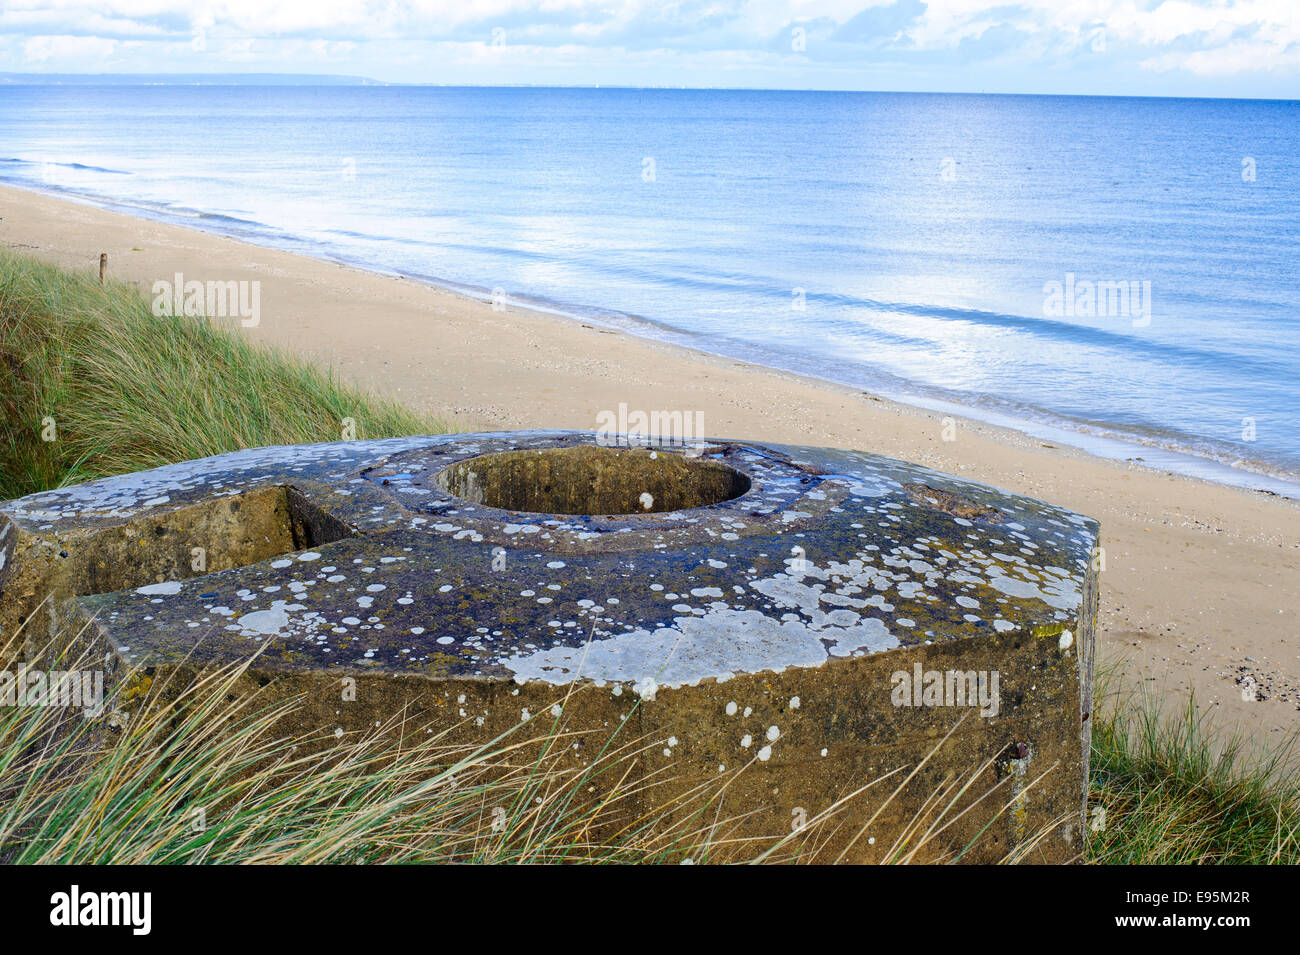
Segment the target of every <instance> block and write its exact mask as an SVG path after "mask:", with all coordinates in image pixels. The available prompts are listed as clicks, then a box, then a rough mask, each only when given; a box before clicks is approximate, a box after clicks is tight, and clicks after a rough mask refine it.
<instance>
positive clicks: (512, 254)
mask: <svg viewBox="0 0 1300 955" xmlns="http://www.w3.org/2000/svg"><path fill="white" fill-rule="evenodd" d="M1298 145H1300V102H1292V101H1248V100H1190V99H1139V98H1133V99H1129V98H1110V97H1097V98H1092V97H1055V96H981V95H945V94H893V93H889V94H886V93H817V92H813V93H804V92H764V91H709V90H631V89H533V88H509V89H470V88H463V89H462V88H441V87H337V86H336V87H220V86H104V87H98V88H96V87H85V86H79V87H58V86H7V87H5V86H0V181H5V182H8V183H10V184H15V185H21V186H26V187H29V188H36V189H42V190H47V191H51V192H55V193H58V194H63V195H70V196H75V197H81V198H83V199H86V200H89V201H93V202H96V203H97V204H100V205H104V206H107V207H109V208H116V209H124V210H126V211H130V212H134V213H135V214H138V215H143V216H147V217H150V218H155V219H161V220H166V221H173V222H180V223H184V224H186V225H190V226H193V227H196V228H200V229H206V230H210V231H213V232H220V233H224V234H228V235H232V236H236V237H239V238H242V239H246V240H249V241H252V242H257V243H262V244H265V245H271V246H276V247H279V248H285V249H290V250H293V251H298V252H304V253H307V254H309V255H315V256H320V257H324V258H329V259H334V260H339V261H343V262H347V263H351V264H355V265H361V266H364V267H368V268H372V269H375V270H378V271H383V272H389V273H398V274H403V275H407V276H410V277H413V278H417V279H421V280H425V281H429V282H434V283H439V284H443V285H447V286H450V287H453V288H457V289H460V290H463V291H468V292H470V293H472V294H477V295H480V296H483V297H491V296H492V295H493V294H494V291H495V294H496V295H498V296H502V295H503V296H505V297H507V298H508V299H509V300H511V301H515V302H520V303H525V304H533V305H539V306H541V307H544V308H549V309H552V310H555V311H560V312H563V313H567V314H571V315H575V316H581V317H583V318H584V319H585V320H587V321H597V322H605V323H608V324H610V325H613V326H618V327H620V328H624V329H627V330H630V331H633V332H635V333H637V334H641V335H646V336H651V337H655V338H660V339H665V340H670V341H674V342H679V343H683V344H688V345H692V346H694V347H697V348H702V349H705V350H708V351H712V352H716V353H720V354H726V355H732V356H736V357H740V358H745V359H749V360H753V361H757V362H760V363H762V364H766V365H770V366H774V367H778V368H783V369H787V370H791V371H797V372H802V373H805V374H810V375H814V376H818V377H822V378H826V379H830V380H833V381H836V382H839V383H842V384H847V385H850V386H852V387H854V388H860V389H861V390H863V391H866V392H871V393H873V394H881V395H885V396H889V397H893V398H898V399H902V400H906V401H911V402H913V403H919V404H923V405H926V406H928V407H932V408H938V409H952V410H954V411H958V410H959V411H962V412H964V413H966V414H968V415H973V416H976V417H980V418H983V419H986V420H989V421H992V422H995V423H999V424H1007V425H1011V426H1013V427H1017V428H1019V429H1021V430H1024V431H1028V432H1030V433H1032V434H1035V435H1038V436H1040V437H1042V438H1044V439H1046V440H1050V441H1060V442H1069V443H1073V444H1075V445H1078V446H1081V447H1084V448H1086V449H1088V450H1091V451H1093V452H1094V453H1099V454H1103V455H1108V456H1112V457H1118V458H1138V459H1141V460H1142V461H1143V462H1144V463H1145V464H1147V465H1149V466H1154V467H1160V468H1164V469H1168V470H1176V471H1181V472H1184V473H1191V474H1197V475H1200V476H1202V477H1208V478H1211V479H1214V480H1219V481H1226V482H1230V483H1237V484H1242V485H1245V486H1250V487H1261V488H1269V489H1272V490H1275V491H1278V492H1279V493H1287V494H1289V495H1292V496H1294V495H1295V492H1296V485H1295V482H1296V481H1297V480H1300V425H1298V424H1297V415H1298V414H1300V149H1298V148H1297V146H1298ZM5 225H6V226H8V225H9V223H5ZM221 278H234V276H221ZM375 320H376V321H382V316H381V315H376V317H375Z"/></svg>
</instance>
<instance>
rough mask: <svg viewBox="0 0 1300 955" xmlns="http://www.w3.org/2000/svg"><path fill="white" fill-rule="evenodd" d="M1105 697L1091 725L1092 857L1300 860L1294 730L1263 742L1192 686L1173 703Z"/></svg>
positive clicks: (1107, 680)
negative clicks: (1229, 727)
mask: <svg viewBox="0 0 1300 955" xmlns="http://www.w3.org/2000/svg"><path fill="white" fill-rule="evenodd" d="M1115 682H1117V681H1116V679H1115V677H1114V676H1113V674H1107V675H1105V676H1104V677H1103V678H1102V679H1101V680H1100V681H1099V686H1100V687H1103V688H1104V687H1105V686H1106V685H1108V684H1112V683H1115ZM1100 697H1101V694H1100V693H1099V694H1098V698H1100ZM1108 707H1109V708H1108V710H1107V711H1106V712H1105V713H1103V714H1102V715H1101V718H1100V719H1099V720H1098V722H1097V724H1096V725H1095V726H1094V727H1093V733H1092V779H1091V793H1090V798H1089V807H1090V808H1089V813H1090V815H1091V817H1092V818H1091V819H1090V820H1089V826H1088V828H1089V833H1088V852H1087V858H1088V860H1089V861H1090V862H1094V863H1099V864H1117V865H1124V864H1136V863H1142V864H1152V865H1157V864H1158V865H1229V864H1240V865H1265V864H1282V865H1297V864H1300V782H1298V781H1297V775H1296V769H1295V765H1296V764H1295V760H1294V758H1293V757H1294V743H1295V740H1294V738H1292V739H1291V740H1289V741H1288V742H1287V743H1286V744H1284V745H1281V746H1275V747H1271V748H1269V749H1264V748H1261V747H1260V746H1258V745H1252V744H1250V743H1248V741H1246V740H1243V739H1242V738H1241V737H1240V736H1235V735H1228V734H1224V733H1222V732H1219V731H1218V730H1216V729H1215V728H1214V727H1213V726H1212V725H1211V724H1210V723H1209V721H1208V719H1207V717H1206V715H1205V714H1204V713H1200V712H1199V711H1198V709H1197V706H1196V702H1195V699H1194V698H1193V697H1191V696H1189V697H1188V699H1187V701H1186V704H1185V705H1184V706H1183V707H1181V708H1180V709H1178V710H1176V711H1174V712H1172V713H1171V712H1169V711H1168V710H1167V709H1166V708H1164V707H1162V706H1161V705H1160V704H1159V703H1158V702H1157V701H1155V700H1152V699H1149V698H1135V697H1133V696H1132V695H1131V694H1128V695H1125V694H1116V695H1115V697H1114V698H1112V699H1111V700H1110V702H1109V703H1108Z"/></svg>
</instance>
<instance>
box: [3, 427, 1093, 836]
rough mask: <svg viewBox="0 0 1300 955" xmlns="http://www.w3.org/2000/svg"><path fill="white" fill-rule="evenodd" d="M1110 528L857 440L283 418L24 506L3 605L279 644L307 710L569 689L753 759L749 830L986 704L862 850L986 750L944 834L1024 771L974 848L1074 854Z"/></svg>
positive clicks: (866, 806)
mask: <svg viewBox="0 0 1300 955" xmlns="http://www.w3.org/2000/svg"><path fill="white" fill-rule="evenodd" d="M490 455H491V456H495V455H505V456H503V457H485V456H490ZM476 458H481V460H477V461H475V460H473V459H476ZM453 492H454V493H453ZM457 495H462V496H457ZM493 505H497V506H493ZM665 507H671V508H672V509H670V510H661V508H665ZM504 508H512V509H510V510H507V509H504ZM533 508H545V511H544V512H542V513H534V512H532V510H531V509H533ZM595 510H619V511H629V512H631V513H620V514H615V515H607V514H599V513H591V511H595ZM584 511H587V513H582V512H584ZM1096 540H1097V525H1096V523H1095V522H1094V521H1092V520H1091V519H1088V518H1085V517H1081V516H1079V515H1076V514H1073V513H1070V512H1068V511H1064V510H1062V509H1060V508H1056V507H1053V506H1051V505H1048V504H1043V503H1040V502H1036V501H1032V500H1028V499H1025V498H1021V497H1018V496H1015V495H1011V494H1008V493H1006V492H1002V491H998V490H995V489H992V488H988V487H985V486H982V485H978V484H973V483H970V482H966V481H962V480H959V479H957V478H953V477H950V476H947V475H943V474H939V473H936V472H933V471H930V470H927V469H924V468H920V467H916V466H914V465H910V464H906V463H903V462H899V461H894V460H890V459H885V458H880V457H877V456H873V455H869V454H864V453H857V452H844V451H832V450H820V449H807V448H785V447H774V446H758V445H754V444H746V443H740V442H696V443H690V444H687V445H684V446H683V445H675V446H661V447H657V448H655V449H654V450H648V449H631V450H629V449H611V448H600V447H597V446H596V438H595V436H594V435H590V434H581V433H572V432H524V433H515V434H498V435H493V434H481V435H450V436H441V437H422V438H402V439H391V440H385V441H371V442H347V443H338V444H322V445H311V446H299V447H284V448H264V449H257V450H250V451H242V452H237V453H234V454H227V455H222V456H219V457H215V458H209V459H205V460H202V461H194V462H187V463H184V464H179V465H174V466H170V467H165V468H159V469H157V470H154V471H148V472H142V473H139V474H132V475H127V476H124V477H121V478H114V479H109V480H104V481H97V482H93V483H89V484H85V485H80V486H76V487H70V488H64V489H60V490H57V491H51V492H48V493H43V494H37V495H32V496H30V497H27V498H23V499H21V500H18V501H11V502H8V503H5V504H3V505H0V554H2V555H3V557H2V558H0V559H2V560H3V564H0V628H3V633H4V634H9V633H12V632H14V630H15V628H16V627H17V626H18V624H19V623H20V622H21V621H23V620H25V619H26V618H28V617H29V616H31V617H32V619H31V620H30V621H29V622H28V625H27V630H28V641H27V643H28V645H29V647H34V646H35V645H36V642H38V641H39V640H40V639H44V638H45V637H47V636H48V635H49V634H50V633H51V632H55V631H57V632H66V631H68V630H69V628H75V625H76V624H77V623H78V622H79V621H84V620H86V619H91V618H93V620H94V626H93V629H92V632H93V633H94V634H95V635H96V638H97V639H99V640H101V641H102V642H103V645H104V646H105V647H106V648H107V649H108V650H109V652H110V653H111V655H112V656H113V658H114V660H115V664H116V665H117V666H120V667H122V668H131V667H160V666H168V665H177V664H179V663H180V662H181V661H186V665H199V666H202V665H206V664H209V663H217V662H226V661H230V660H234V659H238V658H242V657H246V656H247V655H248V654H250V653H251V652H252V651H253V650H254V649H256V648H258V647H260V646H263V645H265V647H264V652H263V654H262V655H261V657H260V658H259V660H258V662H257V664H256V669H255V673H254V674H253V676H254V677H256V678H258V679H259V680H261V681H262V682H265V681H266V680H267V679H270V680H271V681H272V685H271V687H270V690H271V694H272V695H277V694H278V695H289V694H303V695H305V697H306V699H307V704H306V707H305V708H304V709H303V710H302V711H301V712H300V713H299V714H298V715H297V717H296V719H297V720H298V721H299V722H300V723H301V727H296V728H311V727H316V728H319V727H321V726H336V727H338V729H339V730H342V731H344V732H350V731H354V730H361V729H364V728H365V727H367V726H372V725H373V724H374V722H375V720H377V719H382V718H383V717H384V716H386V715H388V714H390V713H392V712H395V711H396V710H397V709H398V708H399V707H402V706H406V707H408V708H409V709H411V711H412V712H413V713H416V714H422V715H424V716H425V717H426V718H430V719H433V720H435V721H442V722H443V723H445V724H446V725H448V726H452V725H455V726H456V727H457V729H456V733H457V734H458V735H460V736H463V737H464V738H467V739H473V738H489V736H490V735H492V734H496V733H499V732H501V731H503V730H504V729H507V728H508V727H509V726H511V725H513V724H515V723H517V722H518V721H519V719H520V718H521V716H523V715H525V714H527V713H538V712H540V711H541V709H542V708H545V709H548V710H549V708H550V707H552V706H553V705H554V704H555V703H556V702H557V700H560V699H562V698H565V703H564V707H563V709H562V711H561V712H562V716H563V719H564V721H565V723H566V725H567V726H568V727H569V728H571V729H581V728H595V729H602V728H605V729H609V730H611V731H612V729H613V728H615V727H619V726H623V727H624V732H626V733H628V735H630V736H632V737H639V736H643V735H644V736H646V737H648V738H650V739H655V740H662V741H663V745H662V746H661V747H660V746H658V745H656V747H655V748H654V749H652V750H651V751H650V752H651V754H652V755H651V757H650V758H648V759H645V760H643V765H644V767H645V770H646V771H647V772H655V771H656V770H662V775H663V776H664V777H672V778H673V779H674V780H676V781H677V782H674V783H672V784H668V785H667V786H666V787H661V789H660V792H659V793H658V794H657V795H659V796H663V795H664V793H666V792H667V793H669V794H670V791H673V790H674V787H677V788H678V789H680V790H684V789H686V788H689V787H690V786H691V785H694V784H697V783H699V782H701V781H703V780H708V779H711V778H717V777H718V775H719V774H726V773H730V772H733V771H735V770H736V769H738V768H740V767H741V766H746V768H745V769H744V771H743V772H742V773H741V774H740V776H739V777H738V778H737V779H736V780H735V781H734V782H733V783H732V784H731V788H730V789H729V790H728V792H729V798H728V806H729V808H730V809H731V810H732V811H735V812H740V811H754V815H753V816H752V818H751V819H750V820H749V822H748V823H747V830H746V831H749V832H760V831H761V832H768V833H774V834H780V833H784V832H788V831H789V830H790V827H791V821H792V818H794V819H795V820H797V819H798V818H800V813H803V814H804V815H806V816H807V817H814V816H815V815H816V814H817V813H818V812H819V811H821V810H823V809H825V808H826V807H827V806H829V805H830V804H832V803H833V802H834V801H835V800H836V799H837V798H838V797H840V796H842V795H844V794H845V793H847V792H849V791H851V790H853V789H856V788H858V787H860V786H862V785H863V784H864V783H866V782H868V781H869V780H871V779H872V778H875V777H876V776H879V775H881V774H883V773H885V772H889V771H892V770H896V769H898V768H899V767H901V766H909V767H910V766H914V765H915V764H917V763H918V762H919V761H920V760H921V759H923V758H924V757H925V755H926V754H927V753H928V752H929V751H930V749H931V747H933V746H934V745H935V744H936V743H937V742H938V741H939V739H941V738H942V736H943V734H944V733H946V732H947V730H948V729H949V728H950V727H951V726H952V725H953V724H954V723H955V722H956V721H957V720H958V719H959V718H960V717H961V716H962V715H963V714H966V719H965V720H964V722H963V723H962V725H961V727H960V728H959V729H958V730H957V731H956V732H955V733H954V734H953V736H952V737H951V738H950V740H949V742H948V744H947V745H946V746H945V747H944V748H943V749H942V750H941V751H940V752H939V753H938V754H937V755H936V756H935V757H934V758H932V759H931V760H930V762H929V763H928V764H927V765H926V767H925V769H924V770H923V771H922V772H921V773H920V774H919V775H918V777H917V778H916V779H915V780H914V781H913V785H912V787H911V788H910V789H909V790H908V794H907V795H905V796H904V797H902V798H900V799H899V800H896V801H895V803H894V804H893V805H892V806H891V807H890V808H889V809H887V810H886V811H885V812H883V813H882V814H881V815H880V817H879V818H878V819H877V822H876V823H875V824H874V825H873V827H872V830H871V833H870V834H868V836H864V837H863V838H862V839H861V840H859V841H858V842H857V843H856V844H855V847H854V852H853V855H852V857H853V858H856V859H864V860H870V859H874V858H878V857H879V856H880V854H881V853H882V852H883V851H884V849H885V848H887V847H888V845H889V843H890V842H891V841H892V839H891V838H890V833H891V832H892V831H896V829H897V826H898V824H899V823H900V821H902V820H905V819H906V818H908V817H909V816H910V815H911V813H912V812H913V811H914V810H915V809H916V808H917V806H918V805H919V804H920V800H921V799H923V798H924V796H925V795H927V794H928V793H929V791H930V789H931V788H932V787H933V786H934V785H935V784H937V783H938V782H939V781H940V780H941V779H942V778H943V777H944V776H945V775H950V774H953V773H959V774H964V773H966V772H969V771H970V770H973V769H975V768H976V767H977V766H979V765H980V764H982V763H983V762H984V761H986V760H987V761H989V762H990V765H989V767H988V769H987V771H986V773H985V778H984V779H983V780H982V782H981V784H982V783H983V782H987V783H988V784H989V785H991V784H992V783H993V782H995V781H997V780H999V779H1003V778H1004V777H1008V778H1007V779H1006V784H1005V785H1004V786H1003V788H1002V789H1001V790H999V793H998V795H997V796H996V798H992V797H991V798H990V799H989V800H987V801H986V803H984V804H981V805H982V806H984V807H985V808H987V809H988V810H989V812H984V811H983V809H979V808H978V807H977V810H976V811H973V812H972V813H970V814H969V815H968V817H967V818H965V819H963V820H962V821H961V823H959V824H957V825H954V826H953V827H951V828H950V829H949V830H946V831H945V833H944V834H943V835H942V836H941V837H940V839H938V840H936V843H935V845H936V846H937V847H942V848H945V849H947V850H950V851H955V850H957V849H960V848H961V846H963V845H964V844H965V842H966V841H967V840H969V839H970V838H971V837H972V836H973V835H974V833H975V832H977V831H979V829H980V828H981V827H982V826H983V825H984V823H985V822H987V819H988V816H989V814H990V813H991V811H992V810H993V809H995V808H998V807H1000V806H1001V805H1002V804H1004V803H1006V802H1008V801H1009V800H1011V801H1013V805H1012V807H1011V810H1010V811H1008V812H1006V813H1005V814H1004V815H1003V816H1002V818H1000V819H999V820H998V821H997V822H996V823H994V825H993V827H992V828H991V829H990V831H989V833H988V834H987V836H986V838H984V839H983V840H982V841H981V844H980V848H979V850H978V851H977V852H974V853H973V854H971V855H969V856H968V858H972V859H977V860H988V859H990V858H996V857H997V856H999V855H1000V854H1001V853H1002V852H1004V851H1006V850H1008V849H1010V848H1012V847H1014V846H1015V845H1017V844H1018V843H1019V842H1021V841H1023V840H1024V839H1025V838H1026V837H1028V836H1029V835H1030V834H1032V833H1033V832H1034V831H1035V830H1036V829H1038V828H1040V827H1041V826H1043V825H1044V824H1047V823H1049V822H1051V821H1053V820H1055V819H1058V818H1061V817H1068V819H1067V822H1066V824H1065V825H1063V826H1061V827H1059V828H1058V829H1057V830H1056V831H1055V832H1054V833H1053V834H1051V835H1050V836H1048V837H1047V838H1046V839H1045V840H1044V841H1043V842H1042V843H1041V845H1040V847H1039V849H1038V851H1037V853H1036V855H1035V858H1039V859H1043V860H1061V859H1065V858H1068V857H1070V856H1071V855H1073V854H1074V853H1075V852H1077V851H1078V850H1079V846H1080V831H1081V830H1080V825H1081V822H1082V816H1081V812H1082V806H1083V799H1084V792H1085V787H1084V781H1085V778H1086V761H1087V741H1088V735H1089V734H1088V727H1089V724H1088V721H1087V713H1088V711H1089V710H1090V707H1091V699H1090V694H1091V667H1092V660H1091V656H1092V646H1093V621H1094V618H1095V614H1096V606H1097V600H1096V589H1095V588H1096V578H1095V574H1094V572H1093V570H1092V559H1091V558H1092V554H1093V551H1094V548H1095V546H1096ZM196 548H201V549H202V550H201V551H196V550H195V549H196ZM199 554H201V555H202V560H199V559H198V557H197V555H199ZM196 566H201V567H202V569H201V570H196V569H194V568H195V567H196ZM48 593H53V594H55V595H56V597H57V598H59V599H56V600H54V601H53V602H52V603H51V604H50V605H49V608H50V610H49V612H48V613H45V612H43V611H42V612H40V613H35V615H33V614H34V611H35V608H36V604H37V603H38V602H39V601H40V599H41V598H42V597H44V596H45V595H46V594H48ZM69 598H72V599H69ZM918 664H919V665H920V671H921V672H922V673H924V672H926V671H949V670H951V671H960V672H963V673H966V672H970V671H975V672H983V673H987V674H996V679H997V680H998V684H997V690H998V692H997V700H996V704H995V705H994V706H992V707H988V706H986V707H985V713H984V715H981V713H980V712H978V707H972V706H969V705H956V706H951V705H934V704H935V703H936V700H935V699H933V698H932V699H929V700H928V701H927V700H925V699H923V698H922V697H921V695H920V694H919V692H918V694H917V696H916V697H915V698H913V697H911V695H910V694H908V693H904V692H903V691H902V690H900V689H898V687H899V685H900V679H899V677H898V675H899V674H907V675H908V676H909V677H911V676H912V675H913V674H914V673H915V672H917V671H916V669H915V668H916V666H917V665H918ZM344 676H349V677H352V678H354V679H355V680H356V681H357V691H356V700H355V701H351V702H347V703H341V702H340V690H339V687H340V681H341V678H342V677H344ZM986 689H987V684H986ZM570 691H572V692H570ZM900 693H902V694H903V695H902V697H901V698H900V696H899V694H900ZM566 694H568V695H567V698H566ZM900 702H904V703H917V702H919V703H927V704H928V705H920V706H917V705H897V704H898V703H900ZM634 704H635V705H634ZM990 709H992V710H995V711H996V712H995V713H990V712H988V710H990ZM573 758H574V759H575V760H578V761H581V760H582V759H584V758H585V757H584V756H583V754H582V752H581V751H578V752H576V753H575V755H574V757H573ZM1044 772H1045V773H1046V776H1045V777H1044V778H1043V779H1042V780H1041V781H1039V782H1038V783H1037V784H1036V785H1035V786H1034V787H1033V788H1032V789H1031V790H1030V791H1028V792H1027V793H1026V792H1024V791H1023V790H1024V786H1025V785H1026V783H1028V782H1029V781H1030V780H1033V779H1034V778H1036V777H1038V776H1039V775H1040V774H1042V773H1044ZM904 775H906V773H901V774H899V775H898V776H897V777H895V779H901V778H902V776H904ZM893 785H894V782H893V781H891V782H889V783H882V784H880V786H878V787H877V788H878V789H879V790H880V792H879V794H878V795H871V796H869V797H868V798H866V799H864V800H861V801H860V807H859V808H855V810H854V811H853V812H852V813H851V814H850V816H849V817H847V819H846V827H845V828H846V830H847V831H849V833H850V834H851V833H852V831H853V830H855V829H856V827H857V826H860V825H861V824H862V823H863V822H865V820H866V819H867V818H868V817H869V816H870V814H871V813H872V812H874V811H875V810H876V809H877V808H879V806H880V804H881V802H882V801H883V799H884V797H885V796H886V795H888V793H889V791H890V790H892V788H893ZM979 788H980V787H979V786H978V785H977V786H976V787H974V789H975V790H978V789H979ZM873 793H874V790H873ZM976 794H977V795H978V794H980V793H976ZM858 805H859V804H856V803H855V806H858ZM982 812H983V814H982V815H981V813H982ZM891 827H892V828H891Z"/></svg>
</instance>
